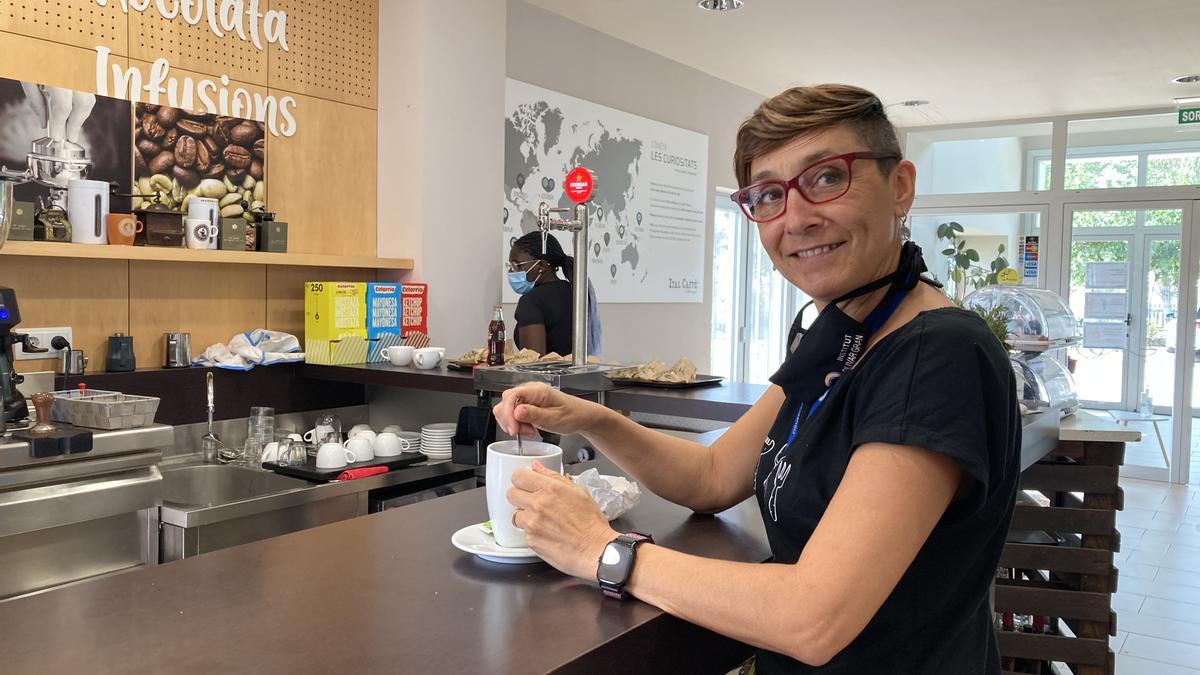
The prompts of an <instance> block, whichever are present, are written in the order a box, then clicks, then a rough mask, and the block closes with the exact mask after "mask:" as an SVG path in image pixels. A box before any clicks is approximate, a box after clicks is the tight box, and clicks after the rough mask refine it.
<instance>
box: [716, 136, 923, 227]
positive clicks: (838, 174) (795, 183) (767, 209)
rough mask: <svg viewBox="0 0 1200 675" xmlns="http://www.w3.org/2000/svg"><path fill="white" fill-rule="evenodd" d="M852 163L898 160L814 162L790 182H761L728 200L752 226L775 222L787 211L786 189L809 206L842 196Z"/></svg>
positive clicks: (877, 155)
mask: <svg viewBox="0 0 1200 675" xmlns="http://www.w3.org/2000/svg"><path fill="white" fill-rule="evenodd" d="M856 159H900V156H899V155H897V154H895V153H890V152H848V153H846V154H844V155H835V156H833V157H826V158H825V159H822V160H820V161H818V162H814V163H813V164H810V165H809V166H808V167H806V168H805V169H804V170H803V171H801V172H800V173H798V174H796V176H795V177H793V178H792V179H791V180H788V181H782V180H764V181H760V182H758V183H754V184H753V185H747V186H746V187H744V188H742V189H741V190H738V191H737V192H735V193H733V194H731V195H729V198H730V199H732V200H733V201H735V202H737V205H738V206H740V207H742V212H743V213H745V214H746V217H747V218H749V219H750V220H753V221H754V222H756V223H765V222H767V221H769V220H775V219H776V218H778V217H779V216H782V215H783V214H784V212H786V211H787V193H788V189H790V188H796V192H799V193H800V196H801V197H803V198H804V200H805V201H807V202H808V203H810V204H824V203H825V202H831V201H833V200H835V199H837V198H838V197H841V196H842V195H844V194H846V192H848V191H849V190H850V181H851V179H852V178H853V175H852V172H851V170H850V167H851V165H853V164H854V160H856Z"/></svg>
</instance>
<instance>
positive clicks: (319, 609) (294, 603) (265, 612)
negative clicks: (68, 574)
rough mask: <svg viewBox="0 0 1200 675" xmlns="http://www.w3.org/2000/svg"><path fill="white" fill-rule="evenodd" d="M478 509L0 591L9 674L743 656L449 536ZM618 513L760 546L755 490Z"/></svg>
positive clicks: (437, 505) (555, 664) (470, 499)
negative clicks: (463, 546) (8, 595)
mask: <svg viewBox="0 0 1200 675" xmlns="http://www.w3.org/2000/svg"><path fill="white" fill-rule="evenodd" d="M602 470H606V471H607V467H602ZM486 518H487V506H486V503H485V499H484V491H483V490H472V491H470V492H466V493H460V494H456V495H451V496H449V497H444V498H441V499H437V500H432V501H428V502H422V503H419V504H414V505H412V506H407V507H404V508H400V509H395V510H391V511H386V512H383V513H377V514H372V515H370V516H365V517H361V518H355V519H353V520H348V521H343V522H340V523H335V524H332V525H326V526H324V527H318V528H315V529H311V530H306V531H303V532H297V533H294V534H290V535H285V536H282V537H277V538H274V539H269V540H266V541H261V542H256V543H253V544H247V545H244V546H238V547H235V548H230V549H225V550H222V551H216V552H214V553H209V554H206V555H203V556H199V557H196V558H189V559H186V560H182V561H179V562H175V563H170V564H167V565H162V566H158V567H153V568H147V569H142V570H138V571H133V572H129V573H123V574H118V575H115V576H111V577H107V578H102V579H96V580H93V581H90V582H86V583H82V584H79V585H76V586H71V587H66V588H61V589H57V590H54V591H51V592H48V593H44V594H41V595H35V596H31V597H27V598H21V599H17V600H13V601H9V602H5V603H0V625H3V626H5V629H4V631H0V653H3V654H4V670H5V672H13V673H27V672H28V673H31V672H93V673H161V672H173V673H212V672H254V673H275V672H347V673H370V672H389V673H390V672H436V673H483V672H486V673H542V672H599V671H601V669H604V670H613V669H616V670H618V671H623V672H630V671H633V670H642V671H646V672H725V671H726V670H728V668H729V667H731V666H732V665H733V664H734V663H735V662H736V660H737V659H739V658H741V657H742V656H743V655H744V654H745V653H746V649H747V648H746V647H745V646H744V645H741V644H739V643H736V642H734V641H731V640H728V639H726V638H722V637H719V636H716V635H714V634H712V633H709V632H708V631H704V630H703V629H700V628H698V627H696V626H694V625H692V624H688V623H686V622H684V621H681V620H678V619H675V618H674V617H671V616H669V615H667V614H665V613H663V612H662V611H660V610H658V609H656V608H654V607H652V606H650V605H647V604H645V603H642V602H640V601H628V602H623V603H622V602H618V601H613V600H607V599H604V598H602V597H601V596H600V594H599V593H598V591H596V589H595V588H594V587H593V585H592V584H590V583H587V582H584V581H580V580H576V579H572V578H568V577H565V576H563V575H562V574H560V573H559V572H557V571H555V570H554V569H552V568H551V567H550V566H548V565H546V564H544V563H539V564H536V565H512V566H509V565H499V564H496V563H490V562H486V561H483V560H479V559H477V558H475V557H474V556H472V555H470V554H467V553H463V552H460V551H459V550H458V549H456V548H454V547H453V546H452V545H451V543H450V536H451V534H453V532H454V531H455V530H457V529H458V528H460V527H463V526H465V525H469V524H471V523H477V522H480V521H482V520H485V519H486ZM615 526H616V527H617V529H620V530H623V531H628V530H642V531H648V532H651V533H653V534H654V536H655V538H656V539H657V540H658V541H659V542H660V543H662V544H664V545H666V546H669V547H671V548H674V549H678V550H682V551H687V552H690V553H695V554H699V555H705V556H711V557H716V558H724V559H728V560H738V561H747V562H759V561H763V560H766V559H767V558H768V557H769V551H768V548H767V544H766V537H765V533H764V531H763V526H762V521H761V518H760V516H759V513H758V508H757V506H756V505H755V504H754V502H753V500H747V501H746V502H743V503H742V504H740V505H738V506H737V507H734V508H733V509H730V510H728V511H726V512H725V513H722V514H721V515H719V516H716V517H709V516H696V515H693V514H692V513H691V512H690V511H688V510H686V509H683V508H681V507H678V506H675V505H673V504H670V503H669V502H666V501H664V500H662V499H659V498H657V497H655V496H654V495H651V494H643V497H642V501H641V503H640V504H639V505H638V506H637V507H636V508H635V509H634V510H633V511H632V512H631V513H629V514H627V515H626V516H624V517H623V518H621V519H620V520H618V521H617V522H616V524H615Z"/></svg>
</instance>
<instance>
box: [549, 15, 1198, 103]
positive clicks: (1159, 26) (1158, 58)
mask: <svg viewBox="0 0 1200 675" xmlns="http://www.w3.org/2000/svg"><path fill="white" fill-rule="evenodd" d="M527 1H528V2H530V3H531V4H534V5H537V6H539V7H543V8H545V9H548V10H550V11H552V12H555V13H557V14H560V15H562V16H565V17H567V18H569V19H571V20H573V21H577V22H579V23H582V24H584V25H587V26H590V27H592V28H594V29H596V30H598V31H601V32H603V33H607V34H609V35H612V36H614V37H617V38H619V39H621V40H624V41H626V42H630V43H633V44H635V45H637V46H639V47H642V48H644V49H647V50H649V51H652V52H655V53H657V54H661V55H662V56H665V57H667V58H669V59H672V60H674V61H678V62H680V63H683V64H686V65H688V66H691V67H693V68H696V69H698V70H701V71H704V72H706V73H709V74H711V75H713V76H715V77H719V78H721V79H723V80H728V81H730V82H734V83H737V84H740V85H742V86H744V87H746V88H748V89H752V90H754V91H757V92H759V93H761V94H763V95H764V96H769V95H771V94H774V93H777V92H779V91H780V90H782V89H784V88H786V87H788V86H792V85H796V84H814V83H819V82H847V83H851V84H857V85H860V86H863V87H866V88H868V89H871V90H873V91H875V92H876V93H877V94H879V96H880V97H881V98H882V99H883V100H884V102H885V103H889V104H890V103H896V102H899V101H902V100H906V99H928V100H929V101H931V102H932V105H931V106H929V107H928V108H926V109H925V110H926V112H924V113H914V112H913V111H911V110H903V109H898V108H892V109H891V111H892V112H895V113H896V114H894V115H893V119H894V121H895V122H896V123H898V124H900V125H903V126H916V125H922V124H925V125H928V124H935V123H936V124H942V123H950V122H968V121H979V120H996V119H1010V118H1020V117H1034V116H1043V115H1058V114H1065V113H1079V112H1099V111H1107V110H1127V109H1133V108H1147V107H1160V106H1164V105H1166V106H1169V105H1173V102H1172V100H1171V99H1172V97H1174V96H1182V95H1200V84H1192V85H1179V84H1175V83H1173V82H1171V79H1172V78H1173V77H1176V76H1178V75H1183V74H1191V73H1200V1H1198V0H999V1H998V0H987V1H984V0H859V1H858V2H853V1H850V2H847V1H842V2H834V1H830V0H824V1H819V0H746V4H745V7H743V8H742V9H740V10H738V11H735V12H729V13H725V14H714V13H710V12H705V11H702V10H700V9H698V8H697V7H696V2H695V0H527ZM663 87H664V88H668V87H670V83H667V82H664V83H663Z"/></svg>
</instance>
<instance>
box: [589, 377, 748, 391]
mask: <svg viewBox="0 0 1200 675" xmlns="http://www.w3.org/2000/svg"><path fill="white" fill-rule="evenodd" d="M724 379H725V378H724V377H721V376H720V375H697V376H696V379H695V380H692V381H691V382H647V381H645V380H632V379H629V378H625V377H610V378H609V380H611V381H612V383H613V384H619V385H621V386H623V387H653V388H655V389H695V388H696V387H711V386H713V385H714V384H720V383H721V381H722V380H724Z"/></svg>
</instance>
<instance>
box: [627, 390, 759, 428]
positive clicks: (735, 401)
mask: <svg viewBox="0 0 1200 675" xmlns="http://www.w3.org/2000/svg"><path fill="white" fill-rule="evenodd" d="M768 386H769V385H765V384H748V383H745V382H722V383H721V384H719V385H714V386H708V387H695V388H693V389H661V388H657V387H625V388H621V389H615V390H613V391H610V392H607V393H605V395H604V403H605V405H607V406H608V407H610V408H614V409H616V410H630V411H634V412H641V413H649V414H655V415H671V416H673V417H690V418H693V419H704V420H713V421H721V422H736V421H737V420H738V418H739V417H741V416H742V415H743V414H745V412H746V411H747V410H749V409H750V407H751V406H753V405H754V403H755V402H756V401H758V399H759V398H761V397H762V395H763V392H765V391H766V390H767V387H768Z"/></svg>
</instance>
